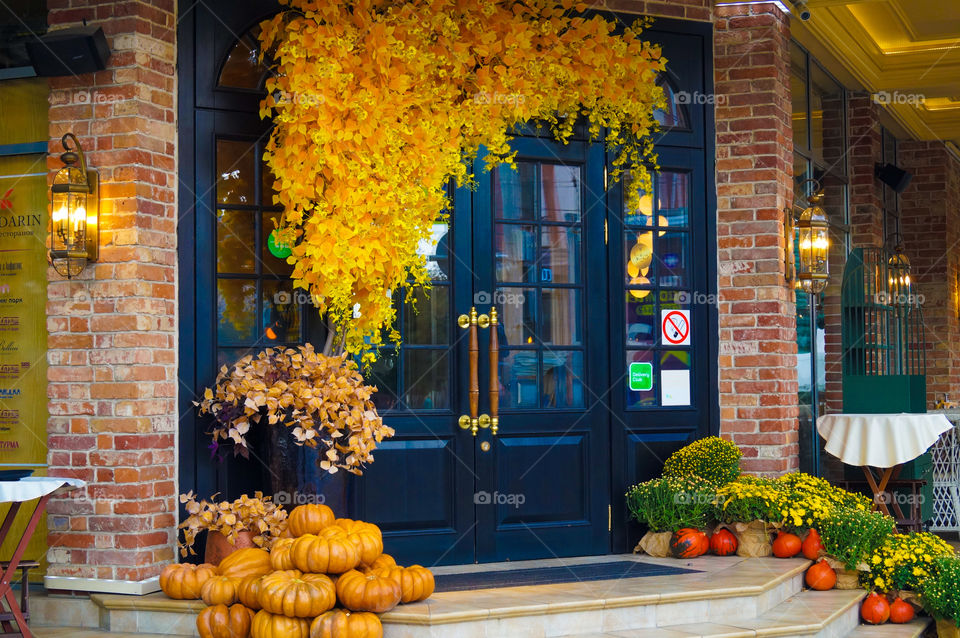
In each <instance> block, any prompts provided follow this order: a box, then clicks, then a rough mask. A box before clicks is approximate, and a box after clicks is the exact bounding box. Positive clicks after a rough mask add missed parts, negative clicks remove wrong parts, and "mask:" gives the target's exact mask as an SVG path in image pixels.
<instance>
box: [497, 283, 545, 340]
mask: <svg viewBox="0 0 960 638" xmlns="http://www.w3.org/2000/svg"><path fill="white" fill-rule="evenodd" d="M493 303H494V304H496V306H497V310H498V312H499V313H500V345H501V346H502V347H507V346H518V345H526V346H532V345H538V343H537V341H536V336H537V290H536V289H535V288H512V287H511V288H499V289H498V290H497V293H496V295H495V296H494V299H493Z"/></svg>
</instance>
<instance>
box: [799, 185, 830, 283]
mask: <svg viewBox="0 0 960 638" xmlns="http://www.w3.org/2000/svg"><path fill="white" fill-rule="evenodd" d="M807 182H813V183H814V184H816V186H817V188H816V190H815V191H814V192H813V193H812V194H811V195H810V196H809V197H807V203H808V204H810V205H809V206H807V208H805V209H804V210H803V212H802V213H800V216H799V217H798V218H797V224H796V228H797V242H798V243H797V252H798V257H799V259H798V260H797V287H798V288H800V289H801V290H803V291H804V292H806V293H810V294H817V293H819V292H821V291H823V289H824V288H826V287H827V277H828V275H829V265H828V261H829V260H828V256H827V251H828V249H829V248H830V239H829V236H828V233H829V230H830V227H829V223H828V222H827V214H826V212H824V210H823V208H822V207H821V206H820V204H822V203H823V189H822V188H821V187H820V183H819V182H817V180H814V179H808V180H804V181H803V182H802V183H801V184H800V186H803V184H806V183H807Z"/></svg>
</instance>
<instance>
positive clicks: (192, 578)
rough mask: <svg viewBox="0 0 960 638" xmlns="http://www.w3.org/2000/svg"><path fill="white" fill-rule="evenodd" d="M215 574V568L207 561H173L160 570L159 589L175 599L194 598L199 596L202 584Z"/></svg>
mask: <svg viewBox="0 0 960 638" xmlns="http://www.w3.org/2000/svg"><path fill="white" fill-rule="evenodd" d="M216 575H217V568H216V567H214V566H213V565H210V564H208V563H204V564H202V565H191V564H190V563H180V564H177V563H173V564H171V565H167V566H166V567H164V568H163V571H162V572H160V589H161V590H162V591H163V593H164V594H166V595H167V596H169V597H170V598H173V599H175V600H195V599H197V598H200V588H201V587H203V584H204V583H205V582H207V580H208V579H210V578H212V577H214V576H216Z"/></svg>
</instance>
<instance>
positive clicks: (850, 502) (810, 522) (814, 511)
mask: <svg viewBox="0 0 960 638" xmlns="http://www.w3.org/2000/svg"><path fill="white" fill-rule="evenodd" d="M776 482H777V484H778V486H779V493H780V514H781V516H782V517H783V518H782V522H783V525H784V527H786V528H787V529H788V530H790V531H792V532H797V533H803V532H806V531H807V530H808V529H810V528H811V527H814V528H817V529H819V528H820V527H821V523H822V522H823V521H825V520H826V519H828V518H830V517H831V516H832V515H833V511H834V510H835V509H843V508H849V509H854V510H858V511H861V512H869V511H870V509H871V503H870V499H869V498H867V497H866V496H863V495H862V494H856V493H854V492H848V491H847V490H844V489H841V488H839V487H836V486H834V485H831V484H830V482H829V481H826V480H824V479H822V478H817V477H815V476H811V475H809V474H805V473H803V472H792V473H790V474H784V475H783V476H781V477H780V478H778V479H776Z"/></svg>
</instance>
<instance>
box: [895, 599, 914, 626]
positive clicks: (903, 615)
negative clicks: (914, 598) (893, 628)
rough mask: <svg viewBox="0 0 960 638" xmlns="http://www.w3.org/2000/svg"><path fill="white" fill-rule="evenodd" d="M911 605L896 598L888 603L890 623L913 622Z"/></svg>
mask: <svg viewBox="0 0 960 638" xmlns="http://www.w3.org/2000/svg"><path fill="white" fill-rule="evenodd" d="M913 616H914V612H913V605H911V604H910V603H908V602H906V601H904V600H903V599H902V598H900V597H899V596H897V597H896V598H894V599H893V602H892V603H890V622H892V623H897V624H898V625H899V624H903V623H907V622H910V621H911V620H913Z"/></svg>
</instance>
